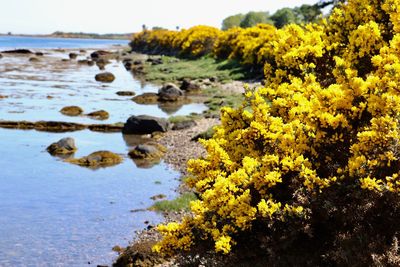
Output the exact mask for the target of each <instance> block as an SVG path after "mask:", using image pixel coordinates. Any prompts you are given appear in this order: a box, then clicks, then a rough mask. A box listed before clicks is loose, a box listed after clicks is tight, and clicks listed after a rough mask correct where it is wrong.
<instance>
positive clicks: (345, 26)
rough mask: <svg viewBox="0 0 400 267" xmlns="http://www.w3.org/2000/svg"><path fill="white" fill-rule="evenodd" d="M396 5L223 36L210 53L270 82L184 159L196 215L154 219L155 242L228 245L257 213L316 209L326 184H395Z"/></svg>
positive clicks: (367, 6) (370, 2)
mask: <svg viewBox="0 0 400 267" xmlns="http://www.w3.org/2000/svg"><path fill="white" fill-rule="evenodd" d="M399 10H400V1H399V0H386V1H385V0H383V1H377V0H349V1H347V3H346V4H342V5H340V6H339V7H337V8H336V9H334V10H333V11H332V14H331V16H330V17H329V18H328V19H327V20H326V21H324V22H322V24H321V25H314V24H310V25H305V26H298V25H289V26H287V27H285V28H283V29H281V30H276V29H275V28H273V27H271V26H263V25H261V26H259V27H254V28H249V29H245V30H244V29H237V28H234V29H231V30H229V31H227V32H225V33H223V34H221V35H219V36H220V37H219V38H220V39H219V40H217V42H216V45H215V46H214V53H215V54H216V55H218V56H223V57H231V58H232V57H236V58H240V59H241V60H242V61H243V62H244V64H260V63H261V62H263V63H264V65H265V66H264V69H265V73H266V79H267V81H268V82H267V84H266V86H265V87H263V88H258V89H256V90H246V92H245V98H246V99H245V101H244V103H243V105H242V106H241V107H239V108H237V109H232V108H223V109H222V110H221V125H220V126H218V127H217V128H216V129H215V135H214V137H213V138H212V139H211V140H208V141H202V143H203V145H204V147H205V148H206V150H207V156H206V157H204V158H200V159H195V160H190V161H189V163H188V170H189V172H190V173H191V174H192V176H191V178H190V179H189V181H188V184H189V185H190V186H191V187H192V188H194V190H195V191H196V192H197V193H198V194H199V200H197V201H194V202H193V203H192V207H191V209H192V212H193V216H191V217H189V218H186V219H185V220H184V222H183V223H181V224H176V223H173V224H169V225H167V226H159V229H160V230H161V232H162V233H163V234H164V239H163V240H162V241H161V242H160V243H159V244H158V245H157V246H156V247H155V250H157V251H160V252H163V253H171V252H173V251H174V250H179V249H184V250H187V249H190V246H191V245H192V244H194V243H196V242H201V241H202V240H212V241H213V244H214V247H215V250H216V251H217V252H221V253H229V252H230V251H231V250H232V248H233V247H234V245H235V244H236V240H237V239H236V238H237V237H238V236H240V234H241V233H244V232H249V231H251V229H252V227H253V225H254V224H256V223H257V225H260V224H262V225H265V227H266V228H267V227H268V225H270V223H272V222H276V221H280V222H285V221H289V220H307V219H309V218H312V216H313V209H312V207H311V204H310V203H312V202H313V200H315V199H316V198H318V197H319V196H321V195H323V194H324V192H326V191H328V189H329V188H343V187H348V188H356V189H357V190H359V191H360V192H361V191H363V190H371V191H374V192H379V193H388V194H389V193H390V194H392V193H400V177H399V173H400V164H399V162H400V161H399V158H400V133H399V127H400V15H399V14H400V13H399ZM224 43H226V45H224ZM352 192H354V191H352ZM266 232H267V231H266Z"/></svg>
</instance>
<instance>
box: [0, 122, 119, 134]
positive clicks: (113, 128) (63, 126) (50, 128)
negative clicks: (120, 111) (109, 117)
mask: <svg viewBox="0 0 400 267" xmlns="http://www.w3.org/2000/svg"><path fill="white" fill-rule="evenodd" d="M0 128H6V129H21V130H33V129H34V130H37V131H42V132H55V133H65V132H74V131H80V130H84V129H89V130H91V131H94V132H110V133H115V132H121V131H122V129H123V128H124V124H123V123H114V124H89V125H86V124H80V123H73V122H61V121H38V122H30V121H3V120H0Z"/></svg>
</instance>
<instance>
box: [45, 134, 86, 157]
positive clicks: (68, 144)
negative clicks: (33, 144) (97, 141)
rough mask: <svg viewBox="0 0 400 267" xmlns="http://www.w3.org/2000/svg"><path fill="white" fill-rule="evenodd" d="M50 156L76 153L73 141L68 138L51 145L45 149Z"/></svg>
mask: <svg viewBox="0 0 400 267" xmlns="http://www.w3.org/2000/svg"><path fill="white" fill-rule="evenodd" d="M46 150H47V151H48V152H49V153H50V154H51V155H64V154H72V153H74V152H75V151H77V150H78V149H77V147H76V146H75V141H74V139H72V138H70V137H66V138H63V139H61V140H59V141H58V142H55V143H52V144H51V145H50V146H48V147H47V149H46Z"/></svg>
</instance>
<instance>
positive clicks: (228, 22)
mask: <svg viewBox="0 0 400 267" xmlns="http://www.w3.org/2000/svg"><path fill="white" fill-rule="evenodd" d="M243 18H244V15H243V14H236V15H233V16H229V17H227V18H226V19H224V20H223V21H222V30H224V31H226V30H228V29H230V28H233V27H239V26H240V23H241V22H242V20H243Z"/></svg>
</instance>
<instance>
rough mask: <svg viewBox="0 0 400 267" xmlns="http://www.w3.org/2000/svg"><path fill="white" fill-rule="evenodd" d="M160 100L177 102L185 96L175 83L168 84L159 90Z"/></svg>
mask: <svg viewBox="0 0 400 267" xmlns="http://www.w3.org/2000/svg"><path fill="white" fill-rule="evenodd" d="M158 96H159V100H161V101H177V100H178V99H179V98H180V97H182V96H183V91H182V90H181V89H179V87H178V86H176V85H175V84H173V83H167V84H165V85H164V86H163V87H161V88H160V90H158Z"/></svg>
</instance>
